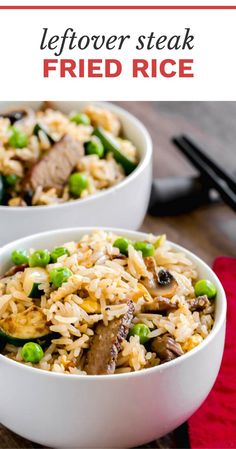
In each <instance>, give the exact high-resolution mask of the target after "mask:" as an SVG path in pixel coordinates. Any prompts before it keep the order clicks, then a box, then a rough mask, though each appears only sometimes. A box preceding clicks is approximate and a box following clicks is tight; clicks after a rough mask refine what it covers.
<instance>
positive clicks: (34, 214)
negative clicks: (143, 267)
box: [0, 102, 152, 245]
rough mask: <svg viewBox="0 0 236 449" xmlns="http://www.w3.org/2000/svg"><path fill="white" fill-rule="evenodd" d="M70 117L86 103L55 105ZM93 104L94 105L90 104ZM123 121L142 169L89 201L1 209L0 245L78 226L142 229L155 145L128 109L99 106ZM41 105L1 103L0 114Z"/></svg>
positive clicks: (109, 105) (106, 104)
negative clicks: (135, 148)
mask: <svg viewBox="0 0 236 449" xmlns="http://www.w3.org/2000/svg"><path fill="white" fill-rule="evenodd" d="M54 104H55V106H56V108H58V109H59V110H61V111H63V112H65V113H69V112H71V111H73V110H80V109H81V108H83V107H84V106H85V105H86V103H85V102H54ZM89 104H91V102H89ZM97 104H99V105H101V106H102V107H104V108H107V109H110V110H111V111H114V112H115V113H116V114H117V116H118V117H119V118H120V120H121V123H122V128H123V130H124V134H125V136H126V137H127V138H128V139H130V140H131V141H132V142H133V143H134V145H135V146H136V147H137V149H138V151H139V155H140V162H139V165H138V167H137V168H136V169H135V170H134V171H133V173H131V174H130V175H129V176H128V177H127V178H125V179H124V181H122V182H121V183H120V184H117V185H116V186H114V187H111V188H109V189H107V190H104V191H101V192H99V193H97V194H96V195H92V196H90V197H88V198H85V199H81V200H75V201H72V202H68V203H64V204H61V205H52V206H36V207H26V208H24V207H22V208H20V207H8V206H0V223H1V232H0V245H3V244H5V243H8V242H10V241H11V240H15V239H16V238H20V237H23V236H26V235H29V234H32V233H35V232H41V231H47V230H49V229H59V228H63V227H67V228H68V227H74V226H117V227H123V228H126V229H138V228H139V226H140V225H141V223H142V221H143V218H144V216H145V213H146V210H147V207H148V200H149V196H150V189H151V179H152V142H151V138H150V135H149V133H148V131H147V130H146V128H145V127H144V126H143V125H142V123H141V122H140V121H139V120H137V119H136V118H135V117H134V116H133V115H131V114H129V113H128V112H127V111H125V110H124V109H121V108H119V107H117V106H114V105H112V104H110V103H97ZM39 105H40V102H17V103H13V102H0V113H1V112H4V111H7V110H9V109H13V108H16V107H17V108H20V107H23V106H31V107H32V108H34V109H37V108H38V107H39Z"/></svg>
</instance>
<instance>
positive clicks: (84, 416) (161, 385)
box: [0, 228, 226, 448]
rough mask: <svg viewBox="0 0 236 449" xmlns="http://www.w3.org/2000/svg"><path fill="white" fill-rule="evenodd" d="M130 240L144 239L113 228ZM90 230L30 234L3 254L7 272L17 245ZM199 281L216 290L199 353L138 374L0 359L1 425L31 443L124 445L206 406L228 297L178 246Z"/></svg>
mask: <svg viewBox="0 0 236 449" xmlns="http://www.w3.org/2000/svg"><path fill="white" fill-rule="evenodd" d="M109 230H111V231H114V232H116V233H117V234H120V235H126V236H127V237H128V238H130V239H135V240H137V239H140V238H141V239H144V238H145V234H142V233H136V232H131V231H123V230H117V229H109ZM89 231H91V229H89V228H82V229H65V230H61V231H51V232H47V233H41V234H38V235H34V236H30V237H28V238H24V239H21V240H18V241H16V242H13V243H11V244H9V245H6V246H5V247H4V248H2V249H0V262H1V267H2V270H3V271H4V270H5V269H6V268H7V267H9V257H10V253H11V251H12V250H13V249H15V248H26V249H27V248H30V247H34V248H37V247H38V248H42V247H46V248H49V249H50V248H52V247H53V246H55V245H60V244H62V243H64V242H66V241H71V240H77V239H79V238H80V237H81V236H82V235H83V234H84V233H86V232H89ZM173 247H174V248H176V249H177V250H181V251H183V252H184V253H185V254H186V255H187V256H188V257H189V258H190V259H191V260H193V262H194V263H195V264H196V266H197V269H198V272H199V276H200V277H203V278H207V279H210V280H211V281H212V282H214V284H215V286H216V288H217V298H216V315H215V323H214V327H213V329H212V331H211V333H210V334H209V336H208V337H207V338H206V339H205V340H204V341H203V342H202V343H201V344H200V345H199V346H197V347H196V348H195V349H193V350H192V351H190V352H188V353H187V354H185V355H183V356H181V357H180V358H178V359H176V360H173V361H171V362H169V363H166V364H164V365H161V366H157V367H154V368H150V369H147V370H142V371H138V372H135V373H128V374H118V375H108V376H104V375H102V376H81V375H66V374H57V373H50V372H45V371H42V370H38V369H36V368H31V367H29V366H26V365H23V364H20V363H18V362H15V361H13V360H10V359H8V358H6V357H4V356H3V355H0V386H1V390H0V391H1V401H0V422H1V423H2V424H3V425H5V426H6V427H8V428H9V429H11V430H13V431H14V432H16V433H18V434H19V435H21V436H23V437H25V438H28V439H29V440H32V441H35V442H37V443H40V444H42V445H44V446H50V447H55V448H114V447H116V448H127V447H133V446H138V445H141V444H143V443H146V442H148V441H152V440H154V439H155V438H158V437H161V436H162V435H164V434H166V433H168V432H170V431H171V430H173V429H174V428H176V427H177V426H179V425H180V424H181V423H183V422H184V421H185V420H186V419H188V418H189V416H190V415H192V413H194V412H195V410H196V409H197V408H198V407H199V406H200V405H201V403H202V402H203V401H204V399H205V398H206V397H207V395H208V393H209V391H210V390H211V388H212V386H213V384H214V382H215V379H216V376H217V373H218V371H219V367H220V363H221V358H222V353H223V346H224V336H225V316H226V298H225V293H224V290H223V288H222V285H221V283H220V281H219V279H218V278H217V276H216V275H215V274H214V273H213V271H212V270H211V268H209V267H208V266H207V265H206V264H205V263H204V262H203V261H202V260H200V259H199V258H198V257H196V256H195V255H194V254H192V253H190V252H189V251H187V250H186V249H184V248H181V247H180V246H178V245H174V244H173Z"/></svg>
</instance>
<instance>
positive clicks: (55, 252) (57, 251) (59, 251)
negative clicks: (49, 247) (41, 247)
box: [51, 246, 70, 263]
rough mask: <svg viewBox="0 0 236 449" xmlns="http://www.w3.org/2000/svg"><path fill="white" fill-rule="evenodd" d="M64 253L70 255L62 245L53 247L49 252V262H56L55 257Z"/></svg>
mask: <svg viewBox="0 0 236 449" xmlns="http://www.w3.org/2000/svg"><path fill="white" fill-rule="evenodd" d="M64 255H67V256H69V255H70V253H69V251H68V249H67V248H65V247H64V246H58V248H54V250H53V251H52V252H51V262H53V263H56V261H57V259H58V258H59V257H61V256H64Z"/></svg>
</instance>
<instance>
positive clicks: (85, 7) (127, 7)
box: [0, 5, 236, 10]
mask: <svg viewBox="0 0 236 449" xmlns="http://www.w3.org/2000/svg"><path fill="white" fill-rule="evenodd" d="M1 9H80V10H81V9H126V10H127V9H131V10H132V9H137V10H138V9H141V10H144V9H147V10H148V9H150V10H152V9H153V10H154V9H158V10H160V9H166V10H168V9H203V10H206V9H209V10H212V9H215V10H217V9H218V10H222V9H236V5H0V10H1Z"/></svg>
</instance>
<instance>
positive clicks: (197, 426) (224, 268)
mask: <svg viewBox="0 0 236 449" xmlns="http://www.w3.org/2000/svg"><path fill="white" fill-rule="evenodd" d="M213 269H214V271H215V273H216V274H217V276H218V277H219V279H220V280H221V282H222V284H223V287H224V289H225V291H226V295H227V304H228V311H227V330H226V344H225V351H224V356H223V361H222V365H221V369H220V373H219V376H218V378H217V380H216V383H215V385H214V387H213V389H212V391H211V392H210V394H209V396H208V397H207V399H206V401H205V402H204V403H203V405H202V406H201V407H200V409H199V410H198V411H197V412H196V413H195V414H194V415H193V416H192V417H191V418H190V420H189V422H188V424H189V438H190V446H191V448H192V449H200V448H204V449H210V448H215V449H222V448H236V259H232V258H229V257H219V258H217V259H216V260H215V262H214V265H213Z"/></svg>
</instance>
